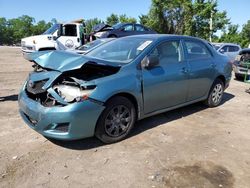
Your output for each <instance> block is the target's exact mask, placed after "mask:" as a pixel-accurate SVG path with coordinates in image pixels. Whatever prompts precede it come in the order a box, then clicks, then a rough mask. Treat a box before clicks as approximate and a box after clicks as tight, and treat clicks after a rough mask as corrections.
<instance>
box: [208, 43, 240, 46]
mask: <svg viewBox="0 0 250 188" xmlns="http://www.w3.org/2000/svg"><path fill="white" fill-rule="evenodd" d="M212 44H213V45H219V46H225V45H231V46H240V45H238V44H234V43H216V42H215V43H212Z"/></svg>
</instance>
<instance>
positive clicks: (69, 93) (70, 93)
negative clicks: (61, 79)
mask: <svg viewBox="0 0 250 188" xmlns="http://www.w3.org/2000/svg"><path fill="white" fill-rule="evenodd" d="M53 89H54V90H55V91H56V92H57V93H58V95H59V96H60V97H62V98H63V100H64V101H66V102H68V103H70V102H75V101H76V102H80V101H82V100H87V99H88V97H89V95H90V94H91V93H92V91H93V89H82V88H80V87H78V86H72V85H62V84H61V85H55V86H53Z"/></svg>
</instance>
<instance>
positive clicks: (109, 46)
mask: <svg viewBox="0 0 250 188" xmlns="http://www.w3.org/2000/svg"><path fill="white" fill-rule="evenodd" d="M151 43H152V40H151V39H145V38H134V37H133V38H132V37H131V38H120V39H116V40H113V41H111V42H108V43H105V44H103V45H101V46H99V47H98V48H95V49H93V50H92V51H90V52H89V53H87V54H86V55H87V56H91V57H94V58H99V59H103V60H107V61H111V62H117V63H130V62H131V61H133V60H134V59H135V58H136V57H137V56H138V55H139V54H140V53H141V52H142V51H143V50H144V49H145V48H147V47H148V46H149V45H150V44H151Z"/></svg>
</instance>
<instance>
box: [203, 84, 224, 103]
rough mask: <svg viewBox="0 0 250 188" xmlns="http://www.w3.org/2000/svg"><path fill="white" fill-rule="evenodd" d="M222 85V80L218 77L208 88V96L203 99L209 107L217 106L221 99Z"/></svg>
mask: <svg viewBox="0 0 250 188" xmlns="http://www.w3.org/2000/svg"><path fill="white" fill-rule="evenodd" d="M224 87H225V86H224V84H223V82H222V81H221V80H220V79H216V80H215V81H214V83H213V85H212V87H211V89H210V92H209V95H208V98H207V99H206V101H205V103H206V105H208V106H209V107H210V108H213V107H216V106H218V105H219V104H220V103H221V101H222V97H223V93H224Z"/></svg>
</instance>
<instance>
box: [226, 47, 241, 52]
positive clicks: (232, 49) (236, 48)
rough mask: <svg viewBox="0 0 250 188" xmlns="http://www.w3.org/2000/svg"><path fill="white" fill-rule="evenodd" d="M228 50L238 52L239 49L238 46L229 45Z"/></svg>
mask: <svg viewBox="0 0 250 188" xmlns="http://www.w3.org/2000/svg"><path fill="white" fill-rule="evenodd" d="M228 51H229V52H238V51H239V47H238V46H229V49H228Z"/></svg>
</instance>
